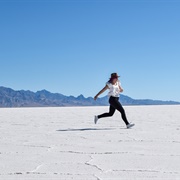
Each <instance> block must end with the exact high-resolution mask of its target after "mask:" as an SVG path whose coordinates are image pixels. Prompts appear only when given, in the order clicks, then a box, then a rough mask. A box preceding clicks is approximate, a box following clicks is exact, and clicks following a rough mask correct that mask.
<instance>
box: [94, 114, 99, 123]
mask: <svg viewBox="0 0 180 180" xmlns="http://www.w3.org/2000/svg"><path fill="white" fill-rule="evenodd" d="M97 121H98V116H94V124H96V123H97Z"/></svg>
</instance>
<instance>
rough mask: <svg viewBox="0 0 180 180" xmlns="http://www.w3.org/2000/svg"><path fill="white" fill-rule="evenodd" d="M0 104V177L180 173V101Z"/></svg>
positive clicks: (106, 179) (94, 178) (96, 178)
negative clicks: (120, 105)
mask: <svg viewBox="0 0 180 180" xmlns="http://www.w3.org/2000/svg"><path fill="white" fill-rule="evenodd" d="M125 110H126V112H127V116H128V118H129V120H130V121H132V122H133V123H135V124H136V126H135V127H134V128H133V129H131V130H127V129H126V128H125V126H124V124H123V121H122V120H121V119H120V115H119V113H118V112H116V113H115V115H114V116H113V117H112V118H106V119H100V120H99V121H98V124H97V125H94V124H93V117H94V115H96V114H100V113H102V112H105V111H108V107H60V108H20V109H18V108H12V109H11V108H10V109H6V108H5V109H0V114H1V118H0V125H1V126H0V130H1V134H0V144H1V146H0V179H3V180H6V179H8V180H9V179H12V180H21V179H22V180H26V179H28V180H29V179H35V180H36V179H62V180H63V179H65V180H69V179H77V180H81V179H82V180H85V179H86V180H113V179H114V180H117V179H127V180H131V179H148V180H149V179H169V180H172V179H173V180H176V179H177V180H179V179H180V166H179V164H180V158H179V156H180V134H179V127H180V125H179V119H180V114H179V111H180V106H137V107H136V106H134V107H130V106H128V107H125Z"/></svg>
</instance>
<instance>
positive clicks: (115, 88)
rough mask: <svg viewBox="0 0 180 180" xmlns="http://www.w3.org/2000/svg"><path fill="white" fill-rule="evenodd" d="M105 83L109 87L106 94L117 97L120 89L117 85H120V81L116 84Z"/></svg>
mask: <svg viewBox="0 0 180 180" xmlns="http://www.w3.org/2000/svg"><path fill="white" fill-rule="evenodd" d="M106 85H107V86H108V88H109V93H108V96H109V97H110V96H113V97H119V95H120V89H119V86H120V85H121V83H120V81H117V82H116V84H111V83H110V82H107V83H106Z"/></svg>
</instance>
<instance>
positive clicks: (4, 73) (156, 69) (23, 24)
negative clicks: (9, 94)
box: [0, 0, 180, 101]
mask: <svg viewBox="0 0 180 180" xmlns="http://www.w3.org/2000/svg"><path fill="white" fill-rule="evenodd" d="M0 67H1V70H0V86H6V87H11V88H13V89H15V90H19V89H25V90H32V91H37V90H41V89H47V90H49V91H51V92H59V93H62V94H65V95H74V96H78V95H79V94H83V95H84V96H85V97H88V96H94V95H95V94H96V93H97V92H98V91H99V90H100V89H101V88H103V87H104V85H105V83H106V81H107V80H108V78H109V76H110V74H111V72H118V74H119V75H121V82H122V86H123V88H124V94H125V95H128V96H130V97H132V98H138V99H141V98H151V99H161V100H177V101H180V94H179V92H180V83H179V78H180V1H173V0H156V1H155V0H151V1H150V0H149V1H148V0H138V1H136V0H134V1H130V0H126V1H123V0H122V1H121V0H105V1H103V0H96V1H95V0H66V1H65V0H62V1H61V0H52V1H50V0H45V1H43V0H37V1H35V0H28V1H26V0H23V1H22V0H14V1H12V0H11V1H10V0H6V1H5V0H0ZM106 94H107V93H105V94H103V96H104V95H106Z"/></svg>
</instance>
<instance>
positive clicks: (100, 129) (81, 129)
mask: <svg viewBox="0 0 180 180" xmlns="http://www.w3.org/2000/svg"><path fill="white" fill-rule="evenodd" d="M114 129H115V128H80V129H70V128H68V129H59V130H57V131H60V132H66V131H107V130H114Z"/></svg>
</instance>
